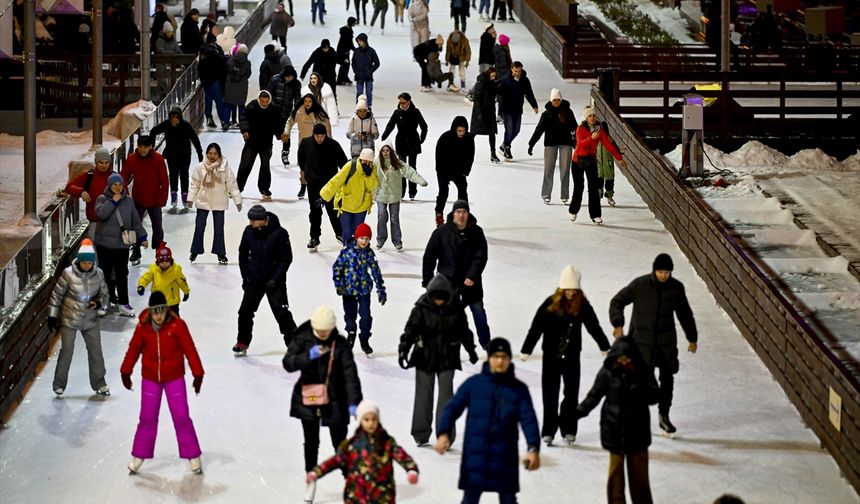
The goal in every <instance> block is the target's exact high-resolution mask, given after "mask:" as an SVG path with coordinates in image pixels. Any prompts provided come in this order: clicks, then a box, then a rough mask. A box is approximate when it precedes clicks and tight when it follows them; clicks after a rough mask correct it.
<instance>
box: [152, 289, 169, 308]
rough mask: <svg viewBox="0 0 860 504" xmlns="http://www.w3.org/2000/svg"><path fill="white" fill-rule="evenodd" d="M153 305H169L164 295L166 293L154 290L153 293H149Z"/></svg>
mask: <svg viewBox="0 0 860 504" xmlns="http://www.w3.org/2000/svg"><path fill="white" fill-rule="evenodd" d="M153 306H167V298H166V297H164V293H163V292H161V291H152V294H150V295H149V307H150V308H152V307H153Z"/></svg>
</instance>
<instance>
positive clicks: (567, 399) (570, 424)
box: [541, 354, 579, 437]
mask: <svg viewBox="0 0 860 504" xmlns="http://www.w3.org/2000/svg"><path fill="white" fill-rule="evenodd" d="M542 368H543V369H542V371H541V389H542V392H543V427H541V437H543V436H550V437H554V436H555V431H556V430H558V429H559V427H560V428H561V435H562V436H565V435H567V434H573V435H574V436H575V435H576V432H577V418H576V415H575V414H573V413H574V410H575V409H576V405H577V404H578V403H579V354H576V357H573V358H571V357H566V358H564V359H559V358H558V357H556V356H554V355H552V356H550V355H546V354H544V356H543V366H542ZM562 379H563V380H564V389H562V400H561V414H560V415H559V408H558V389H559V387H560V385H561V380H562Z"/></svg>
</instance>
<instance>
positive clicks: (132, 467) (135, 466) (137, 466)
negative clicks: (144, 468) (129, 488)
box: [128, 457, 143, 474]
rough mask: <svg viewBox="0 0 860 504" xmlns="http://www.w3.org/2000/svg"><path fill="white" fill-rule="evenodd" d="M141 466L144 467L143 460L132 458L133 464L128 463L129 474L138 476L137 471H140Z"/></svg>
mask: <svg viewBox="0 0 860 504" xmlns="http://www.w3.org/2000/svg"><path fill="white" fill-rule="evenodd" d="M141 465H143V459H142V458H137V457H132V459H131V462H129V463H128V473H129V474H137V471H138V470H140V466H141Z"/></svg>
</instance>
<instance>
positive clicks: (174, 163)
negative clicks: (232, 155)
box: [149, 67, 251, 214]
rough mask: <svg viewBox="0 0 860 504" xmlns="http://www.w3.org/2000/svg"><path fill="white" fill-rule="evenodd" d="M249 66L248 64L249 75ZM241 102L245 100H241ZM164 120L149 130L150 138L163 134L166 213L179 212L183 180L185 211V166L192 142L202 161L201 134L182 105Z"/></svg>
mask: <svg viewBox="0 0 860 504" xmlns="http://www.w3.org/2000/svg"><path fill="white" fill-rule="evenodd" d="M250 74H251V68H250V67H249V68H248V75H250ZM243 103H244V102H243ZM167 117H168V119H167V120H166V121H162V122H160V123H158V124H157V125H156V126H155V127H154V128H152V130H150V132H149V134H150V135H152V137H153V138H155V137H157V136H158V135H162V134H163V135H164V160H165V161H167V170H168V172H169V176H170V210H168V211H167V213H169V214H175V213H177V212H179V209H178V208H177V206H178V196H179V194H177V191H178V190H179V188H180V185H179V182H180V180H181V181H182V185H181V188H182V193H181V196H182V213H185V205H186V203H187V202H188V168H189V166H190V165H191V145H194V149H195V150H196V151H197V162H200V161H203V148H202V147H201V146H200V138H199V137H198V136H197V132H196V131H194V126H192V125H191V123H189V122H188V121H186V120H185V119H183V117H182V109H181V108H179V107H176V106H174V107H171V108H170V113H169V115H168V116H167Z"/></svg>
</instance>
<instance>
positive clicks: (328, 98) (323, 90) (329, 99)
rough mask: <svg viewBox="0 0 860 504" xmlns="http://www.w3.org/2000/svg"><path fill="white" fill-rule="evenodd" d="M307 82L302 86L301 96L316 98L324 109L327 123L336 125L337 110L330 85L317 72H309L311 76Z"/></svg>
mask: <svg viewBox="0 0 860 504" xmlns="http://www.w3.org/2000/svg"><path fill="white" fill-rule="evenodd" d="M307 82H308V83H307V84H306V85H304V86H302V89H301V96H304V95H306V94H310V95H313V97H314V99H316V101H317V102H319V104H320V105H321V106H322V108H323V109H324V110H325V113H326V115H328V117H329V123H330V124H331V125H332V126H337V124H338V114H339V112H338V111H337V99H336V98H335V96H334V91H332V88H331V86H329V85H328V84H327V83H326V82H325V81H324V80H323V78H322V76H321V75H320V74H319V73H317V72H313V73H311V77H310V79H308V81H307Z"/></svg>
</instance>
